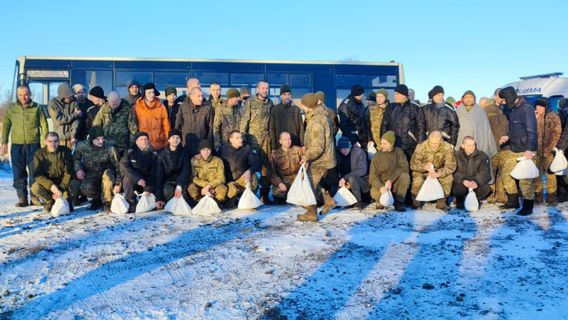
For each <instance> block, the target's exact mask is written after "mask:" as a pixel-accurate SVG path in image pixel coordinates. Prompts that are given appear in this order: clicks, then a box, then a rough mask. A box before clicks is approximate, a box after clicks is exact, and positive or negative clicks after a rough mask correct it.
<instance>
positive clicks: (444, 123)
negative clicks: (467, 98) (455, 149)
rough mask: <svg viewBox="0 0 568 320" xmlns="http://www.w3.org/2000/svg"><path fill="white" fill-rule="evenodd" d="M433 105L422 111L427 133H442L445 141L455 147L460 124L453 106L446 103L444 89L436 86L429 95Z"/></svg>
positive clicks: (428, 105)
mask: <svg viewBox="0 0 568 320" xmlns="http://www.w3.org/2000/svg"><path fill="white" fill-rule="evenodd" d="M428 97H429V98H430V99H432V103H430V104H427V105H425V106H424V108H423V109H422V110H423V111H424V118H425V119H426V132H427V133H430V132H432V131H436V130H438V131H440V132H441V133H442V136H443V137H444V141H447V142H449V143H450V144H451V145H452V146H455V145H456V143H457V141H458V132H459V129H460V122H459V119H458V115H457V114H456V111H455V109H454V107H453V106H452V105H450V104H449V103H446V102H445V101H444V88H442V87H441V86H435V87H434V88H432V90H430V92H429V93H428Z"/></svg>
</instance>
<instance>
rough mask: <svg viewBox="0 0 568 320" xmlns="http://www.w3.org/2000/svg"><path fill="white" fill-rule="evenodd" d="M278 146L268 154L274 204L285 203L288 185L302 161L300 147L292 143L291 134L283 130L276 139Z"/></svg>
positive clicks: (292, 180)
mask: <svg viewBox="0 0 568 320" xmlns="http://www.w3.org/2000/svg"><path fill="white" fill-rule="evenodd" d="M278 142H279V143H280V148H278V149H276V150H275V151H273V152H272V154H271V155H270V159H269V160H270V182H271V183H272V195H273V196H274V200H275V202H276V204H285V203H286V196H287V194H288V190H289V189H290V186H291V185H292V183H293V182H294V179H296V175H297V174H298V170H300V166H301V164H300V161H302V154H303V152H302V148H300V147H298V146H293V145H292V136H291V135H290V133H288V132H286V131H283V132H282V133H280V138H279V140H278Z"/></svg>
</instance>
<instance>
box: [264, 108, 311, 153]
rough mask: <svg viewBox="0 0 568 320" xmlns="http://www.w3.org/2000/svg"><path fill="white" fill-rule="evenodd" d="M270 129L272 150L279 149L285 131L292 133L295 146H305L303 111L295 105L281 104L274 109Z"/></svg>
mask: <svg viewBox="0 0 568 320" xmlns="http://www.w3.org/2000/svg"><path fill="white" fill-rule="evenodd" d="M269 128H270V142H271V144H272V150H276V149H278V147H279V143H278V140H279V139H280V133H282V132H283V131H287V132H289V133H290V135H291V136H292V145H293V146H302V145H303V140H304V120H303V119H302V111H301V110H300V108H298V107H297V106H296V105H294V104H293V103H289V104H283V103H279V104H277V105H275V106H274V107H273V108H272V113H271V114H270V125H269Z"/></svg>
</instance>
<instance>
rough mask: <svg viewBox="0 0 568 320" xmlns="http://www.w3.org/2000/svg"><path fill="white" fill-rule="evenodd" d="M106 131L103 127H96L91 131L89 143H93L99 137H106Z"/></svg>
mask: <svg viewBox="0 0 568 320" xmlns="http://www.w3.org/2000/svg"><path fill="white" fill-rule="evenodd" d="M104 136H105V131H104V130H103V127H101V126H94V127H92V128H91V129H90V130H89V141H93V140H95V139H96V138H98V137H104Z"/></svg>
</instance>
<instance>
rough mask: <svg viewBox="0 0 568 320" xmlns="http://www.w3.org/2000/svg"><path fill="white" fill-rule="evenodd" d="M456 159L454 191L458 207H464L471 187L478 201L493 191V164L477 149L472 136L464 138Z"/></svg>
mask: <svg viewBox="0 0 568 320" xmlns="http://www.w3.org/2000/svg"><path fill="white" fill-rule="evenodd" d="M456 161H457V170H456V172H454V185H453V193H454V196H456V208H457V209H464V201H465V197H466V196H467V193H468V192H469V189H470V188H471V189H473V191H474V192H475V196H476V197H477V200H478V201H479V200H482V199H485V198H486V197H487V196H488V195H489V193H491V187H489V181H491V164H490V162H489V156H487V154H485V152H483V151H481V150H478V149H477V147H476V145H475V139H473V137H471V136H466V137H464V138H463V140H462V145H461V148H460V150H458V151H456Z"/></svg>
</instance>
